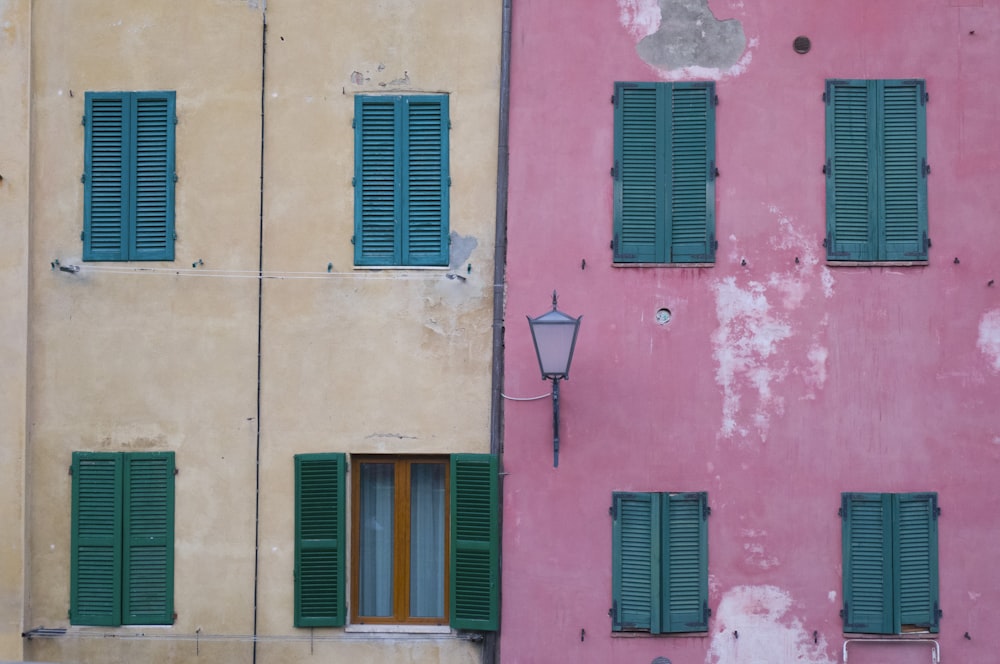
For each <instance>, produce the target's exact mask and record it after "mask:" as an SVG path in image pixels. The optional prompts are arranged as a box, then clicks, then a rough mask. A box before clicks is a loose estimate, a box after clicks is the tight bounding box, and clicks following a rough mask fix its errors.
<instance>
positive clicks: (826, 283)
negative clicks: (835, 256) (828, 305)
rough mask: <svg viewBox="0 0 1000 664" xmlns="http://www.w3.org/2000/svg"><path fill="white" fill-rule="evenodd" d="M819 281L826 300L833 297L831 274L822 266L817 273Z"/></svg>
mask: <svg viewBox="0 0 1000 664" xmlns="http://www.w3.org/2000/svg"><path fill="white" fill-rule="evenodd" d="M819 280H820V282H821V283H822V284H823V295H825V296H826V297H827V298H831V297H833V272H831V271H830V268H828V267H827V266H825V265H824V266H823V268H822V269H821V270H820V273H819Z"/></svg>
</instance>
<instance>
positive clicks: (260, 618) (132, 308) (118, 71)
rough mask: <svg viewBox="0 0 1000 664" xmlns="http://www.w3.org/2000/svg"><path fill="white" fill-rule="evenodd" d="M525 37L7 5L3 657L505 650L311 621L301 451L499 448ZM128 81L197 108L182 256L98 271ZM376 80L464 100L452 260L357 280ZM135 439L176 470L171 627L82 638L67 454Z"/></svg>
mask: <svg viewBox="0 0 1000 664" xmlns="http://www.w3.org/2000/svg"><path fill="white" fill-rule="evenodd" d="M500 20H501V13H500V8H499V7H496V6H494V3H490V2H486V1H480V0H476V1H474V2H468V1H465V0H463V2H460V3H456V2H453V1H451V0H432V1H430V2H419V3H384V2H377V3H362V4H356V3H342V2H335V1H333V0H324V1H321V2H310V3H308V7H307V6H306V3H301V2H298V0H270V1H269V2H267V3H266V6H265V3H264V2H263V1H254V0H213V1H211V2H205V1H204V0H181V1H178V2H170V3H164V2H161V1H160V0H120V1H118V0H101V1H99V2H89V1H88V2H77V1H76V0H59V1H55V2H30V1H29V0H2V1H0V26H2V30H0V43H2V44H3V45H4V53H5V56H4V58H3V59H2V61H0V93H3V94H0V100H2V101H0V110H2V113H3V118H4V122H3V123H0V143H2V144H3V145H4V148H5V149H4V156H3V161H2V163H0V173H2V175H3V177H4V179H3V180H2V181H0V217H2V218H3V219H4V231H3V233H4V235H3V237H4V242H3V243H0V280H2V283H3V285H4V287H5V297H4V302H3V305H2V307H3V315H2V317H0V320H2V331H3V334H2V335H0V359H2V360H3V363H4V367H5V379H4V383H3V390H2V391H0V414H2V418H0V422H2V424H0V462H2V465H3V467H4V469H5V471H8V472H9V475H6V476H5V480H4V481H3V482H0V518H2V520H3V523H4V537H3V543H2V548H0V584H2V585H0V623H2V624H0V660H5V659H13V660H17V659H21V658H22V657H24V658H25V659H31V660H39V661H47V662H71V661H72V662H89V661H94V662H98V661H99V662H137V661H149V662H154V661H155V662H166V661H170V662H187V661H191V662H194V661H217V662H247V661H250V660H251V658H253V657H254V648H255V646H254V645H253V638H254V635H256V638H257V639H258V643H257V645H256V661H258V662H296V661H316V658H317V657H319V658H325V659H330V658H333V659H336V660H338V661H341V660H342V661H352V662H383V661H434V662H461V663H466V662H476V661H479V660H480V657H481V651H482V647H481V645H480V644H478V643H473V642H471V641H469V640H468V639H465V638H461V637H460V636H459V635H457V634H455V633H448V632H447V631H445V633H439V634H422V635H417V636H413V635H408V634H364V633H361V634H359V633H347V632H345V630H344V629H319V628H317V629H314V630H300V629H295V628H293V626H292V620H293V606H292V604H293V574H292V571H293V548H294V542H293V523H294V520H293V456H294V455H295V454H299V453H308V452H347V453H382V452H385V453H389V452H392V453H434V454H447V453H452V452H488V451H489V445H490V443H489V403H490V368H491V335H492V315H493V314H492V284H491V279H492V273H493V234H494V221H493V220H494V216H495V213H494V209H495V201H496V186H495V184H496V159H497V131H496V126H497V125H496V122H497V120H496V118H497V106H498V94H499V92H498V83H497V81H498V76H499V49H500V33H501V30H500ZM265 23H266V55H265V45H264V44H265V41H264V40H265ZM8 54H9V55H8ZM118 90H173V91H175V92H176V99H177V119H178V124H177V128H176V141H177V143H176V165H177V174H178V181H177V183H176V185H175V193H176V215H175V216H176V233H177V238H176V260H174V261H173V262H165V263H156V262H154V263H115V264H110V263H84V262H83V261H82V258H81V254H82V243H81V240H80V232H81V230H82V224H83V186H82V185H81V180H80V175H81V172H82V170H83V156H84V129H83V126H82V125H81V121H80V120H81V116H82V115H83V113H84V98H85V93H86V92H87V91H118ZM369 92H371V93H376V92H377V93H383V92H396V93H401V94H406V93H415V92H433V93H447V94H449V95H450V108H451V121H452V130H451V135H450V144H451V151H450V162H451V172H452V188H451V192H450V197H451V198H450V200H451V209H450V228H451V232H452V234H453V242H452V262H453V265H452V266H451V268H449V269H445V268H440V269H426V270H404V269H389V270H355V269H354V267H353V246H352V243H351V236H352V235H353V232H354V216H353V215H354V213H353V199H354V190H353V187H352V176H353V170H354V131H353V129H352V125H351V121H352V116H353V114H354V97H355V95H357V94H359V93H369ZM29 127H30V131H29ZM29 137H30V147H29ZM29 154H30V159H29ZM29 174H30V179H29V177H28V176H29ZM57 260H58V261H59V262H58V264H56V261H57ZM59 266H64V267H65V266H79V267H80V270H79V271H78V272H65V271H62V270H60V269H58V267H59ZM118 268H120V269H118ZM258 270H263V273H264V278H263V279H262V280H261V279H258ZM459 270H461V274H462V276H463V277H465V278H464V279H457V278H451V279H449V278H446V277H447V274H448V273H454V272H457V271H459ZM258 353H259V357H260V359H259V366H258ZM258 380H259V381H260V390H259V394H258ZM131 450H158V451H173V452H175V454H176V463H177V467H178V469H179V474H178V475H177V477H176V501H175V508H176V514H175V523H176V537H175V542H174V557H175V563H174V583H175V590H174V608H175V611H176V614H177V616H176V619H175V621H174V624H173V625H172V626H169V627H120V628H97V627H69V621H68V619H67V609H68V608H69V577H70V519H71V509H70V504H71V486H72V483H71V478H70V476H69V475H68V474H67V468H68V467H69V465H70V463H71V456H72V453H73V452H74V451H131ZM24 477H26V482H25V483H24V484H22V480H21V478H24ZM18 494H23V495H24V496H26V497H25V498H24V499H18ZM258 498H259V503H258ZM258 505H259V510H258ZM25 506H26V507H25ZM22 511H23V514H22ZM21 533H26V536H25V537H26V541H22V538H21V535H20V534H21ZM40 626H45V627H48V628H60V627H69V629H68V631H67V633H66V635H65V636H61V637H58V638H33V639H31V640H22V638H21V634H20V633H21V632H22V631H26V630H31V629H33V628H37V627H40Z"/></svg>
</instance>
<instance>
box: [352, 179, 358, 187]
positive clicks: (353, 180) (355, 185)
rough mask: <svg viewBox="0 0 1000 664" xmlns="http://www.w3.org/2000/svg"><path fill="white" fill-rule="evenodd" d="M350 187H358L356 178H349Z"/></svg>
mask: <svg viewBox="0 0 1000 664" xmlns="http://www.w3.org/2000/svg"><path fill="white" fill-rule="evenodd" d="M351 186H352V187H357V186H358V178H357V177H353V178H351Z"/></svg>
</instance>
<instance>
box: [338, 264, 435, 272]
mask: <svg viewBox="0 0 1000 664" xmlns="http://www.w3.org/2000/svg"><path fill="white" fill-rule="evenodd" d="M354 269H355V270H376V271H377V270H421V271H428V270H429V271H434V270H438V271H441V272H444V271H447V270H448V269H449V267H448V266H447V265H355V266H354Z"/></svg>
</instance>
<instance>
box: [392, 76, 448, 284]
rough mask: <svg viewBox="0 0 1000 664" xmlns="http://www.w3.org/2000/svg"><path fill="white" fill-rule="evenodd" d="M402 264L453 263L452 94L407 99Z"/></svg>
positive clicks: (405, 99) (404, 127)
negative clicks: (450, 182)
mask: <svg viewBox="0 0 1000 664" xmlns="http://www.w3.org/2000/svg"><path fill="white" fill-rule="evenodd" d="M401 104H402V107H403V129H404V136H405V140H404V141H403V146H402V148H403V159H402V164H403V229H402V230H403V243H402V245H403V247H402V250H403V264H404V265H447V264H448V178H449V175H448V97H447V96H445V95H435V96H433V97H430V96H420V97H402V98H401Z"/></svg>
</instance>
